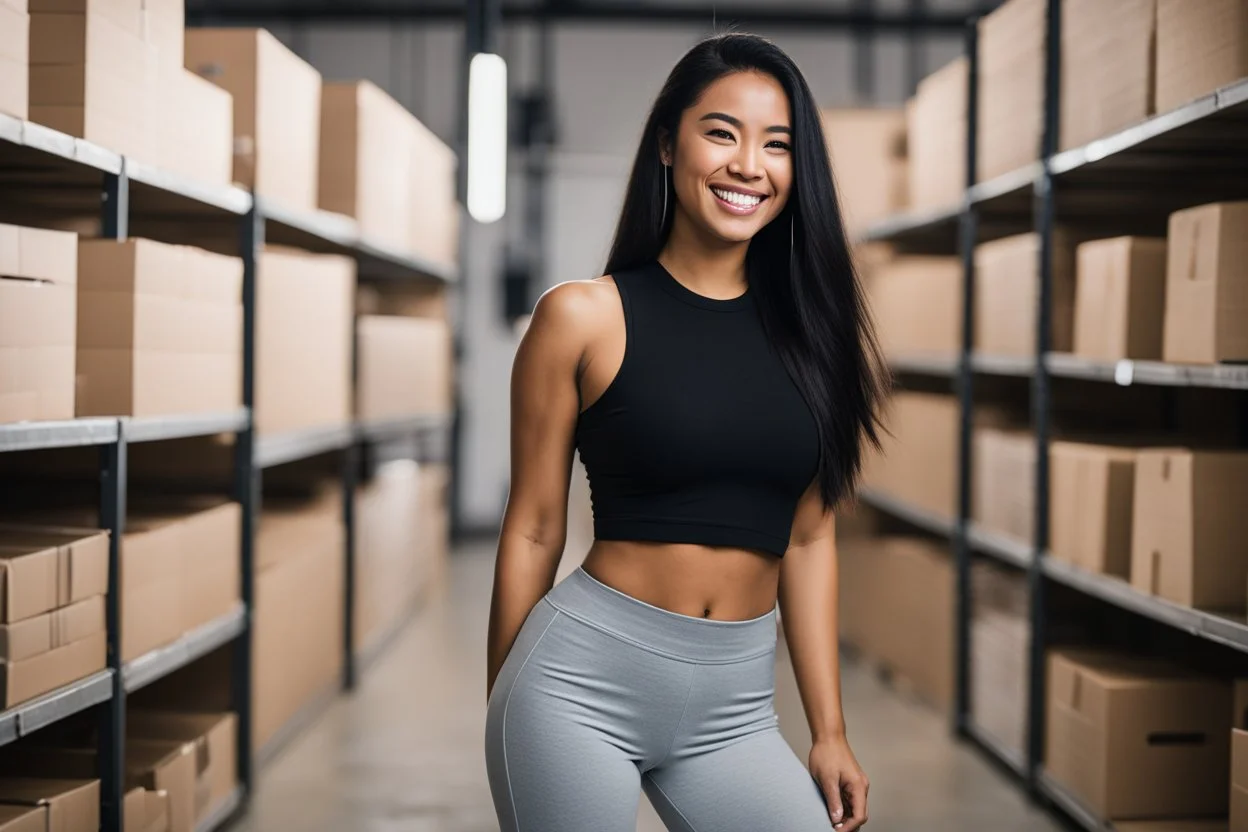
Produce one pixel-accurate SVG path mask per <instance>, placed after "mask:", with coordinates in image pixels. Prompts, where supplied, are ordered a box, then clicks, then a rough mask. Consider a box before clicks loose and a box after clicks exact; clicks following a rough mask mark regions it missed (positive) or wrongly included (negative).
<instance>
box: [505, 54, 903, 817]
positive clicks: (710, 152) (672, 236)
mask: <svg viewBox="0 0 1248 832" xmlns="http://www.w3.org/2000/svg"><path fill="white" fill-rule="evenodd" d="M883 379H884V375H883V374H882V373H881V372H880V360H879V355H878V350H877V348H876V345H875V341H874V338H873V336H872V333H871V331H870V327H869V325H868V319H867V314H866V311H865V306H864V301H863V298H862V291H861V288H860V286H859V284H858V281H857V278H856V276H855V274H854V271H853V267H852V264H851V262H850V257H849V252H848V246H847V244H846V241H845V234H844V231H843V229H842V226H841V220H840V216H839V213H838V211H837V203H836V195H835V193H834V191H833V185H832V174H831V170H830V167H829V163H828V156H827V151H826V149H825V146H824V141H823V135H822V130H821V125H820V120H819V115H818V112H817V111H816V109H815V106H814V103H813V101H812V98H811V94H810V91H809V89H808V88H807V86H806V82H805V80H804V79H803V78H802V76H801V73H800V72H799V71H798V70H797V67H796V66H794V65H793V62H792V61H791V60H790V59H789V58H788V56H787V55H785V54H784V53H783V52H782V51H781V50H780V49H778V48H777V47H776V46H775V45H773V44H772V43H770V42H769V41H766V40H764V39H762V38H759V37H755V36H751V35H744V34H731V35H724V36H720V37H716V38H712V39H709V40H707V41H704V42H703V43H700V44H698V45H697V46H695V47H694V48H693V49H692V50H691V51H690V52H689V53H688V54H687V55H685V57H684V58H682V59H681V60H680V62H679V63H678V64H677V65H676V67H675V69H673V71H672V73H671V75H670V76H669V78H668V80H667V83H666V84H665V85H664V87H663V89H662V91H661V92H660V93H659V96H658V99H657V101H656V102H655V105H654V108H653V110H652V111H651V113H650V117H649V119H648V120H647V123H646V127H645V129H644V131H643V134H642V141H641V146H640V148H639V149H638V152H637V157H636V160H635V162H634V164H633V171H632V174H631V177H630V180H629V185H628V189H627V192H626V195H625V200H624V207H623V211H622V212H621V216H620V222H619V226H618V228H617V231H616V238H615V243H614V245H613V247H612V250H611V255H610V258H609V261H608V264H607V274H606V275H604V276H603V277H600V278H597V279H595V280H583V281H569V282H567V283H563V284H560V285H559V286H556V287H554V288H553V289H550V290H548V291H547V292H546V293H545V294H544V295H543V296H542V298H541V299H540V300H539V301H538V303H537V305H536V308H535V309H534V313H533V316H532V320H531V323H530V326H529V329H528V330H527V331H526V333H525V336H524V339H523V341H522V342H521V345H520V349H519V350H518V352H517V354H516V361H515V367H514V369H513V375H512V409H511V418H512V482H511V491H510V493H509V495H508V502H507V509H506V512H505V514H504V519H503V529H502V533H501V534H500V538H499V556H498V560H497V563H496V567H495V581H494V600H493V605H492V608H491V616H490V647H489V657H488V665H489V667H488V679H489V682H488V688H487V691H488V692H487V696H488V700H489V706H488V716H487V726H486V762H487V768H488V771H489V776H490V785H491V789H492V791H493V795H494V801H495V808H496V810H497V812H498V816H499V820H500V823H501V825H502V828H503V830H505V832H517V830H522V829H523V830H545V831H546V832H572V830H578V832H579V830H587V829H593V830H595V831H596V832H598V831H599V830H601V831H602V832H631V830H632V829H633V828H634V823H635V818H636V810H637V801H638V799H639V796H640V792H641V790H642V789H644V790H645V793H646V795H647V796H648V797H649V799H650V802H651V803H653V804H654V807H655V809H656V810H657V811H658V813H659V814H660V816H661V817H662V818H663V820H664V823H665V824H666V825H667V826H668V828H669V829H672V830H679V832H692V830H715V832H758V830H762V829H783V830H785V831H786V832H826V830H830V829H833V828H835V829H838V830H842V832H852V830H856V829H859V828H860V827H861V826H862V825H863V824H864V823H865V822H866V820H867V780H866V777H865V775H864V774H863V773H862V770H861V769H860V768H859V766H858V763H857V762H856V760H855V758H854V754H853V752H852V751H851V750H850V747H849V744H848V742H847V740H846V733H845V726H844V719H843V717H842V713H841V703H840V677H839V660H838V657H837V651H836V587H837V577H836V574H837V573H836V549H835V545H834V540H835V535H834V525H835V521H834V515H833V509H834V508H835V506H836V505H837V504H838V503H839V502H840V500H841V499H842V498H844V497H845V496H847V495H848V494H849V493H851V492H852V490H853V487H854V484H855V481H856V479H857V476H858V471H859V468H860V464H861V459H862V444H863V443H864V442H868V443H870V442H876V441H877V418H878V416H877V411H878V406H879V403H880V400H881V398H882V396H883V394H884V387H885V383H884V381H883ZM574 451H579V452H580V455H581V459H582V461H583V462H584V464H585V470H586V472H587V473H588V475H589V482H590V488H591V494H592V502H593V510H594V543H593V545H592V546H591V547H590V550H589V552H588V553H587V555H586V557H585V561H584V563H583V565H582V567H581V568H580V569H578V570H576V571H575V572H574V573H572V574H571V575H570V576H569V577H568V578H566V579H564V580H563V581H561V582H560V583H559V584H558V585H557V586H553V587H552V584H553V582H554V575H555V572H556V568H557V566H558V562H559V558H560V556H561V555H562V550H563V544H564V538H565V534H566V519H567V518H566V510H567V496H568V481H569V472H570V466H571V462H572V454H573V452H574ZM777 602H779V604H780V606H781V607H783V611H784V621H785V635H786V638H787V641H788V646H789V650H790V653H791V655H792V657H793V663H794V667H795V670H796V674H797V681H798V686H799V688H800V690H801V694H802V700H803V703H804V704H805V707H806V713H807V718H808V721H809V723H810V727H811V731H812V735H813V737H814V744H813V747H812V750H811V753H810V757H809V759H808V761H807V762H808V769H807V768H804V767H803V766H802V764H801V761H799V760H798V758H797V757H796V755H794V753H793V751H792V750H791V749H790V748H789V746H788V745H787V744H786V743H785V741H784V739H783V738H782V737H781V736H780V733H779V730H778V724H777V719H776V713H775V708H774V703H773V699H774V689H775V649H776V604H777Z"/></svg>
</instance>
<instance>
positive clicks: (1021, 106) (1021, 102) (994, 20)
mask: <svg viewBox="0 0 1248 832" xmlns="http://www.w3.org/2000/svg"><path fill="white" fill-rule="evenodd" d="M1045 15H1046V0H1006V2H1005V3H1003V4H1002V5H1001V6H999V7H998V8H997V9H996V10H995V11H993V12H990V13H989V14H987V15H985V16H984V17H982V18H981V19H980V21H979V154H978V159H977V160H976V166H977V170H976V173H975V176H976V181H977V182H983V181H985V180H988V179H992V178H994V177H997V176H1001V175H1002V174H1006V173H1009V172H1011V171H1014V170H1017V169H1018V168H1021V167H1023V166H1025V165H1028V164H1030V163H1032V162H1035V161H1036V160H1038V159H1039V158H1040V139H1041V131H1042V128H1043V125H1044V61H1045V41H1046V36H1045Z"/></svg>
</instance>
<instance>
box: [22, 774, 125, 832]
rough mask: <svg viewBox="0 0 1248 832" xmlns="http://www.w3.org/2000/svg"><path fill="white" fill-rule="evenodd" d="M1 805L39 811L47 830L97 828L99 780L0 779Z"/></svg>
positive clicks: (85, 831) (86, 830) (80, 831)
mask: <svg viewBox="0 0 1248 832" xmlns="http://www.w3.org/2000/svg"><path fill="white" fill-rule="evenodd" d="M0 804H4V805H8V806H29V807H35V808H38V809H40V810H41V814H42V815H43V822H44V826H43V827H42V828H43V829H44V830H46V832H90V830H95V829H99V828H100V781H98V780H36V779H33V778H21V777H15V778H4V779H0Z"/></svg>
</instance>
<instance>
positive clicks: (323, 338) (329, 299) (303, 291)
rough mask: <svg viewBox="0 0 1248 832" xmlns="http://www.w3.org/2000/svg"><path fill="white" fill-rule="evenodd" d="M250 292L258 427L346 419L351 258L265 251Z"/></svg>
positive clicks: (267, 430) (268, 430) (277, 428)
mask: <svg viewBox="0 0 1248 832" xmlns="http://www.w3.org/2000/svg"><path fill="white" fill-rule="evenodd" d="M256 295H257V300H256V303H257V307H258V308H257V313H256V314H257V316H258V318H257V322H256V339H257V341H256V409H255V419H256V430H257V432H259V433H260V434H264V435H268V434H273V433H279V432H281V431H288V430H299V429H301V428H312V427H320V426H325V425H336V424H343V423H346V422H348V421H349V420H350V419H351V349H352V319H353V317H354V315H353V310H352V304H353V301H354V299H355V263H354V262H353V261H351V260H349V259H347V258H345V257H338V256H330V255H308V254H298V253H294V252H288V251H275V250H266V251H265V252H264V253H263V254H262V255H261V257H260V268H259V274H258V282H257V285H256Z"/></svg>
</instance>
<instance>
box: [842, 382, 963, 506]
mask: <svg viewBox="0 0 1248 832" xmlns="http://www.w3.org/2000/svg"><path fill="white" fill-rule="evenodd" d="M885 418H886V423H887V424H888V429H889V433H888V434H886V435H885V436H884V437H883V440H882V441H883V445H884V447H883V450H882V451H881V452H880V453H873V454H870V455H868V458H867V460H866V465H865V472H864V479H863V481H864V482H865V483H866V484H868V485H869V486H870V487H871V488H875V489H877V490H879V491H883V492H886V493H888V494H890V495H892V496H894V497H897V498H898V499H901V500H905V501H906V502H909V503H911V504H913V505H916V506H919V507H920V508H924V509H927V510H928V511H931V512H935V513H936V514H939V515H941V516H943V517H950V518H952V517H954V516H956V514H957V511H956V499H957V461H958V453H957V451H958V401H957V399H956V398H955V397H953V396H945V395H939V394H933V393H916V392H910V391H907V392H901V393H897V394H896V395H894V396H893V397H892V399H891V400H890V402H889V406H888V411H887V413H886V414H885Z"/></svg>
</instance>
